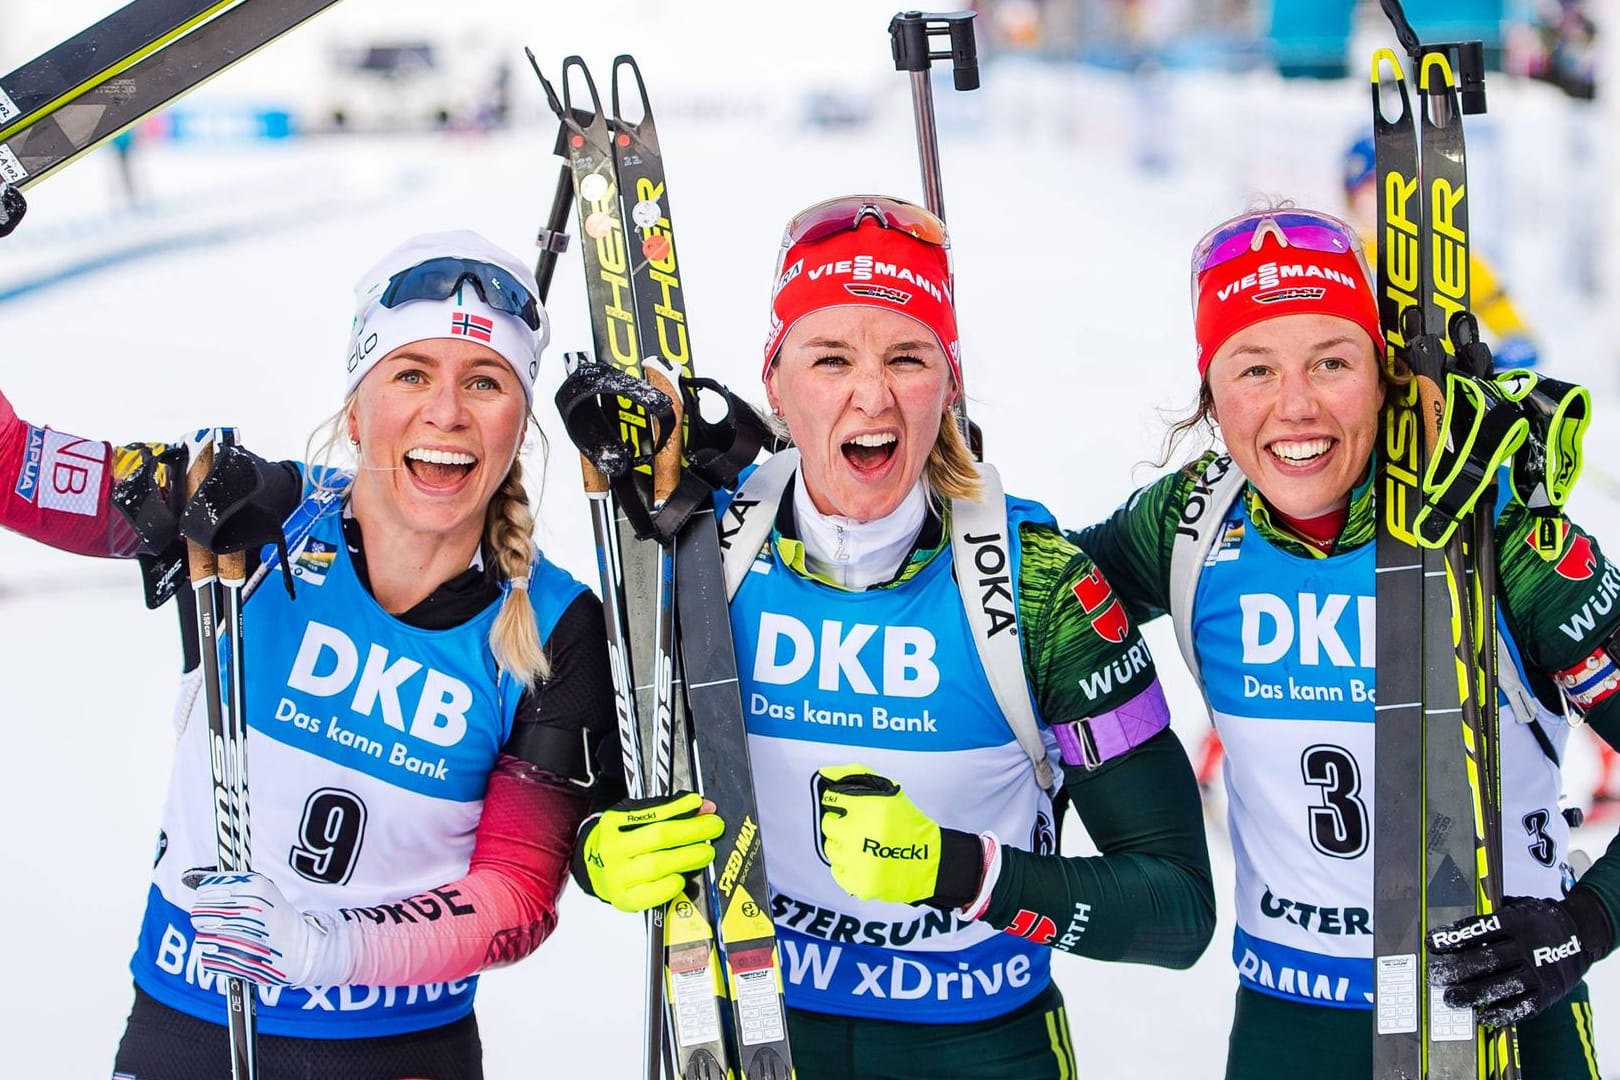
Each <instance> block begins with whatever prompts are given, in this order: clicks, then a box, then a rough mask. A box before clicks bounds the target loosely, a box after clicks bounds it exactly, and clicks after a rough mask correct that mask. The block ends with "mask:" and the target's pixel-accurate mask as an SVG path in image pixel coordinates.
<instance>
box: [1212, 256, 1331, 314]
mask: <svg viewBox="0 0 1620 1080" xmlns="http://www.w3.org/2000/svg"><path fill="white" fill-rule="evenodd" d="M1297 278H1303V279H1306V280H1309V279H1311V278H1321V279H1325V280H1327V281H1334V282H1338V283H1339V284H1340V285H1344V286H1346V287H1348V288H1349V289H1351V290H1355V289H1356V288H1358V285H1357V284H1356V279H1355V278H1354V277H1353V276H1351V275H1350V274H1346V273H1344V272H1342V271H1339V270H1334V269H1332V268H1330V267H1326V266H1317V265H1315V264H1307V263H1288V264H1286V265H1279V264H1278V263H1275V262H1264V263H1261V264H1260V266H1259V267H1258V268H1257V269H1256V270H1254V271H1253V272H1252V273H1248V274H1244V275H1243V276H1242V277H1240V278H1238V279H1237V280H1236V281H1233V282H1230V283H1229V284H1226V285H1222V286H1221V287H1220V288H1219V289H1217V290H1216V291H1215V296H1216V298H1217V299H1220V300H1223V301H1224V300H1230V299H1232V298H1233V297H1234V296H1237V295H1239V294H1240V293H1245V292H1248V291H1249V290H1250V289H1263V290H1266V292H1264V293H1259V294H1256V295H1255V297H1254V301H1255V302H1256V303H1260V304H1274V303H1277V302H1278V301H1282V300H1320V299H1322V298H1323V297H1324V296H1326V295H1327V289H1326V288H1324V287H1322V286H1320V285H1316V286H1308V285H1303V284H1296V285H1292V286H1290V287H1289V288H1287V289H1282V290H1281V291H1280V292H1275V293H1274V292H1272V291H1271V290H1276V289H1280V288H1281V286H1282V284H1283V282H1284V280H1287V279H1297Z"/></svg>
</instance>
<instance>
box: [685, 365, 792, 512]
mask: <svg viewBox="0 0 1620 1080" xmlns="http://www.w3.org/2000/svg"><path fill="white" fill-rule="evenodd" d="M700 392H708V393H713V394H718V395H719V396H720V399H721V400H722V401H723V402H725V406H726V412H725V415H724V416H721V417H719V418H718V419H714V420H711V419H709V418H708V417H707V416H705V415H704V410H703V408H702V405H701V402H700V401H699V399H698V395H699V393H700ZM681 396H682V398H683V399H684V400H685V405H686V410H685V412H686V432H687V439H686V457H687V463H688V467H689V468H691V470H692V471H693V472H695V473H697V475H698V476H699V477H700V478H701V479H702V480H703V481H704V482H705V483H707V484H708V485H709V486H710V487H712V488H715V489H717V490H718V489H720V488H725V489H726V490H728V491H729V490H730V489H732V488H734V487H736V486H737V478H738V477H739V476H741V475H742V472H743V470H744V469H746V468H748V466H750V465H752V464H753V463H754V461H755V460H756V459H757V458H758V457H759V452H760V451H761V450H769V451H771V452H772V453H773V454H774V453H775V452H776V451H778V450H780V449H782V448H783V445H784V444H783V443H782V442H781V441H780V440H779V439H778V437H777V434H776V432H774V431H773V430H771V426H770V425H769V424H768V423H767V422H766V421H765V418H764V417H762V416H760V414H759V412H758V411H757V410H756V409H755V408H754V407H753V406H752V405H750V404H749V403H748V402H747V401H745V400H743V399H742V398H740V397H738V396H737V395H736V394H734V393H732V392H731V391H730V390H729V389H727V388H726V387H725V386H723V385H721V384H720V383H718V382H716V381H715V380H713V379H700V378H696V377H692V378H686V379H682V380H681Z"/></svg>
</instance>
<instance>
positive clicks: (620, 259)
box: [530, 54, 794, 1080]
mask: <svg viewBox="0 0 1620 1080" xmlns="http://www.w3.org/2000/svg"><path fill="white" fill-rule="evenodd" d="M530 61H531V63H533V62H534V57H533V54H530ZM535 73H536V74H537V75H539V77H540V81H541V84H542V87H543V88H544V90H545V93H546V98H547V101H548V103H549V104H550V105H551V108H552V109H553V111H554V112H556V114H557V116H558V119H559V121H560V122H561V124H562V132H561V136H560V139H559V144H560V146H561V148H562V151H563V152H564V154H565V155H566V160H567V167H566V169H565V173H564V177H563V180H562V183H565V184H567V185H568V186H569V187H570V188H571V190H572V192H573V200H572V201H573V203H574V206H575V208H576V212H577V216H578V223H579V237H580V240H581V244H580V247H581V250H582V253H583V257H584V265H585V274H586V293H587V297H588V300H589V304H590V310H591V328H592V337H593V344H594V347H595V352H596V359H595V360H594V361H592V360H590V359H588V358H584V357H581V356H580V355H579V354H570V363H569V368H570V370H569V374H568V378H567V379H566V380H565V382H564V385H563V387H562V389H561V390H560V391H559V392H558V407H559V410H560V411H561V412H562V414H563V417H564V420H565V422H566V424H567V426H568V429H569V433H570V435H571V437H573V439H574V441H575V442H576V443H577V444H578V445H579V448H580V451H581V461H582V468H583V472H584V479H585V488H586V491H587V494H588V495H589V497H590V502H591V515H592V526H593V530H594V533H595V539H596V545H597V558H598V570H599V572H600V576H601V584H602V602H603V608H604V614H605V617H606V622H607V629H608V638H609V651H610V659H611V663H612V671H613V678H614V689H615V696H616V704H617V708H618V717H619V733H620V738H621V741H622V743H623V747H624V767H625V775H626V779H627V785H628V787H629V790H630V795H631V796H632V797H637V798H649V797H656V796H661V795H667V794H669V793H670V792H671V791H674V790H679V789H686V790H694V789H695V790H701V791H702V793H703V795H704V796H705V797H706V798H707V799H709V800H711V801H713V802H714V804H715V806H716V808H717V810H718V813H719V814H720V816H721V818H722V819H723V820H724V821H725V832H724V833H723V834H722V835H721V837H720V838H719V839H718V840H717V841H715V849H716V852H717V855H716V858H715V861H714V865H713V866H712V867H711V868H710V870H709V871H707V872H706V873H704V874H699V875H694V876H693V877H692V879H691V880H690V881H689V882H688V885H687V889H686V892H685V893H684V894H683V895H682V896H680V897H677V898H676V899H675V900H674V901H672V902H671V903H670V904H669V905H668V906H667V907H665V908H664V909H662V910H655V911H651V912H649V913H648V920H647V927H648V972H647V999H646V1002H645V1006H646V1013H645V1023H646V1042H645V1054H644V1059H643V1076H644V1077H646V1078H647V1080H658V1078H659V1077H660V1076H669V1077H672V1078H673V1077H679V1078H681V1080H699V1078H701V1080H711V1078H713V1080H719V1078H730V1077H745V1078H747V1080H787V1078H790V1077H792V1076H793V1075H794V1072H793V1060H792V1054H791V1051H790V1049H789V1045H788V1036H787V1017H786V1007H785V1003H784V998H783V992H782V974H781V960H780V955H779V953H778V950H777V945H776V936H775V928H774V925H773V923H772V921H771V916H770V911H769V896H770V892H769V886H768V883H767V879H766V872H765V855H764V845H763V838H762V835H761V831H760V827H759V813H758V808H757V804H756V800H755V795H754V788H753V778H752V773H751V771H750V769H749V758H748V733H747V728H746V725H745V721H744V715H743V709H742V699H741V696H740V690H739V687H740V683H739V680H738V676H737V664H736V654H735V651H734V649H733V644H732V637H731V622H730V613H729V600H728V592H727V588H726V581H725V573H724V566H723V563H722V561H721V541H720V533H719V529H718V524H717V521H716V519H715V512H714V502H713V490H712V488H711V486H710V483H713V482H715V481H714V480H713V479H712V477H713V474H712V473H707V472H706V473H704V475H705V476H706V477H710V479H709V480H707V481H705V480H700V479H699V478H698V470H696V469H695V468H694V465H693V460H692V459H693V457H694V455H695V454H696V453H697V451H696V450H695V448H693V447H692V446H689V445H688V444H687V442H686V435H685V433H686V432H695V431H698V430H699V429H702V428H705V427H707V425H706V423H705V421H704V420H703V419H702V417H700V416H699V415H697V414H696V413H695V411H693V410H686V409H684V408H683V396H684V391H685V390H687V389H689V388H690V387H691V386H692V385H693V384H692V382H691V377H692V374H693V372H692V356H691V348H690V340H689V338H688V335H687V323H686V310H685V299H684V294H683V291H682V288H681V278H680V266H679V263H678V260H677V254H676V248H675V238H674V233H673V230H672V227H671V223H670V222H671V219H670V212H669V198H668V192H667V188H666V186H665V182H664V168H663V159H662V154H661V151H660V147H659V143H658V137H657V132H656V128H655V126H654V123H653V116H652V110H651V108H650V106H649V104H648V101H647V94H646V88H645V85H644V84H643V82H642V80H641V73H640V71H639V69H638V68H637V67H636V64H635V61H634V60H633V59H631V58H630V57H628V56H620V57H618V58H616V59H615V60H614V62H613V70H612V84H611V86H612V98H611V102H612V105H611V115H610V114H609V113H607V112H605V111H604V109H603V107H602V101H601V98H600V96H599V95H598V93H597V90H596V86H595V83H594V82H593V80H592V79H591V76H590V72H589V70H588V69H587V68H586V66H585V63H584V61H583V60H581V59H580V58H579V57H577V56H571V57H569V58H568V59H567V60H565V61H564V64H563V74H562V80H561V87H562V94H561V96H560V97H559V95H558V93H557V90H556V89H555V88H554V87H553V86H552V84H551V83H550V82H549V81H548V80H547V79H546V78H545V76H544V74H542V73H541V72H540V69H539V66H538V64H536V65H535ZM632 82H633V86H634V91H633V92H634V100H632V99H630V98H629V97H628V96H627V97H626V98H625V99H624V101H623V102H621V87H622V86H623V87H626V88H628V86H629V84H631V83H632ZM576 84H577V85H578V86H579V87H582V88H583V90H584V91H585V94H584V95H583V97H582V102H581V104H579V105H576V103H575V99H574V89H575V86H576ZM587 99H588V107H585V101H586V100H587ZM621 104H623V105H629V106H632V107H634V108H636V109H637V110H638V111H639V119H636V120H631V119H629V118H627V117H626V116H625V113H624V110H623V109H622V108H621ZM564 206H565V203H564V200H563V199H562V198H560V197H559V199H558V200H557V201H556V202H554V204H553V216H552V220H551V221H550V222H549V223H548V228H547V230H546V231H545V232H544V233H543V234H542V240H543V241H544V242H545V247H546V254H545V255H543V256H542V259H541V272H540V273H537V277H539V278H542V279H544V278H546V277H548V276H549V272H550V266H551V263H552V262H553V261H554V259H555V256H556V254H557V252H558V251H559V249H560V248H561V247H562V245H561V244H560V243H557V242H556V233H557V231H558V230H559V229H560V228H562V227H564V224H565V222H564V215H563V214H562V213H561V211H562V209H563V207H564ZM683 384H684V385H683ZM685 412H691V413H692V415H690V416H689V417H685V418H684V423H683V413H685ZM683 450H684V451H685V453H684V454H683ZM742 457H745V458H746V459H747V460H746V461H744V460H741V459H740V458H739V459H736V460H734V461H733V463H732V466H731V469H732V471H733V472H734V471H735V469H736V468H737V467H740V466H742V465H745V464H747V463H748V462H751V461H752V458H753V453H752V452H748V451H744V452H742ZM666 1025H667V1032H666V1030H665V1028H666Z"/></svg>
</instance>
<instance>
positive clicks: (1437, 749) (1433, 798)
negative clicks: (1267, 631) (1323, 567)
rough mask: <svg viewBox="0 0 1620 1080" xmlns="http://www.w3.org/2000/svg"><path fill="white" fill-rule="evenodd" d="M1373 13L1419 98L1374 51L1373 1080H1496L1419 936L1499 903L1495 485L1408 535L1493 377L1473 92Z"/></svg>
mask: <svg viewBox="0 0 1620 1080" xmlns="http://www.w3.org/2000/svg"><path fill="white" fill-rule="evenodd" d="M1383 5H1384V10H1385V12H1386V14H1388V15H1389V17H1390V19H1391V21H1392V22H1393V23H1394V24H1395V26H1396V31H1397V34H1398V36H1399V38H1400V40H1401V43H1402V45H1403V46H1405V47H1406V49H1407V53H1408V56H1409V58H1410V60H1411V62H1412V63H1413V64H1415V65H1416V68H1417V70H1416V76H1417V82H1418V93H1417V103H1416V104H1417V108H1416V110H1414V107H1413V105H1414V103H1413V99H1412V95H1411V93H1410V91H1409V87H1408V83H1407V80H1406V77H1405V73H1404V72H1403V71H1402V68H1401V63H1400V59H1399V57H1398V56H1397V55H1396V54H1395V53H1394V52H1393V51H1391V50H1388V49H1381V50H1379V52H1378V53H1377V54H1376V55H1375V57H1374V59H1373V65H1372V92H1373V135H1374V145H1375V147H1376V153H1377V178H1378V234H1377V236H1378V239H1377V252H1378V267H1377V279H1378V302H1379V317H1380V322H1381V323H1382V324H1383V328H1384V335H1385V342H1386V346H1387V350H1386V351H1387V353H1388V354H1389V355H1390V356H1391V357H1396V356H1398V357H1400V358H1401V359H1403V360H1404V361H1405V362H1406V364H1407V365H1408V367H1409V368H1410V369H1411V371H1412V374H1413V379H1412V382H1411V384H1410V386H1409V387H1407V388H1406V391H1405V393H1404V397H1403V400H1401V401H1399V402H1398V403H1397V404H1396V406H1395V407H1393V408H1387V409H1386V410H1385V411H1384V418H1383V423H1382V428H1381V431H1380V436H1379V463H1378V476H1377V484H1378V487H1377V489H1376V503H1377V512H1378V533H1377V547H1376V563H1377V597H1376V604H1377V612H1378V623H1377V644H1376V649H1377V658H1378V699H1377V712H1376V715H1377V720H1376V724H1377V729H1376V730H1377V744H1376V751H1375V770H1376V791H1375V795H1374V812H1375V816H1376V826H1375V829H1376V831H1375V844H1374V860H1375V861H1374V892H1375V898H1374V911H1373V946H1374V956H1375V961H1374V963H1375V972H1374V978H1375V987H1376V1001H1375V1029H1374V1036H1373V1075H1374V1076H1375V1077H1377V1078H1379V1080H1393V1078H1410V1080H1418V1078H1431V1080H1461V1078H1464V1077H1468V1078H1484V1080H1508V1078H1513V1077H1517V1076H1518V1075H1519V1072H1518V1061H1517V1042H1516V1039H1515V1036H1514V1033H1513V1030H1512V1029H1511V1028H1506V1029H1501V1030H1496V1031H1487V1030H1486V1029H1484V1028H1482V1027H1480V1026H1479V1025H1477V1024H1476V1023H1475V1020H1474V1016H1473V1011H1472V1010H1471V1009H1454V1008H1451V1007H1450V1006H1448V1005H1446V1003H1445V1001H1444V999H1443V997H1442V992H1441V990H1440V989H1439V988H1436V987H1431V985H1430V984H1429V981H1428V979H1427V978H1426V974H1425V972H1426V966H1427V965H1426V956H1425V939H1426V937H1427V935H1428V933H1429V932H1430V931H1432V930H1434V929H1436V928H1438V927H1440V926H1443V925H1445V924H1447V923H1449V922H1452V921H1454V920H1456V919H1459V918H1464V917H1467V916H1470V915H1474V914H1479V913H1489V912H1490V911H1492V910H1494V909H1495V908H1496V907H1497V906H1499V905H1500V903H1501V900H1502V884H1501V866H1502V837H1501V814H1500V809H1499V806H1500V792H1499V784H1498V768H1497V763H1496V757H1495V755H1496V752H1497V745H1498V742H1497V720H1498V707H1497V699H1498V687H1497V677H1496V676H1497V669H1496V662H1497V656H1496V625H1497V621H1496V597H1495V592H1496V583H1495V569H1496V553H1495V549H1494V536H1493V532H1492V529H1493V526H1494V504H1495V498H1494V485H1491V486H1490V487H1488V488H1487V490H1486V492H1485V494H1484V495H1482V496H1481V497H1480V499H1479V501H1478V503H1477V504H1476V506H1477V508H1476V509H1475V510H1473V511H1472V512H1471V513H1470V514H1469V515H1468V517H1467V518H1465V519H1464V521H1463V522H1462V524H1461V526H1460V527H1459V528H1457V529H1456V530H1455V531H1453V532H1452V534H1451V537H1450V539H1449V540H1447V541H1446V542H1445V543H1444V545H1443V546H1442V547H1433V546H1429V544H1428V543H1424V542H1423V534H1424V532H1425V530H1424V529H1423V528H1422V527H1421V526H1422V524H1423V523H1422V522H1420V521H1419V520H1418V517H1419V511H1420V509H1421V508H1422V507H1423V503H1424V497H1425V491H1424V477H1425V470H1426V467H1427V464H1428V462H1429V461H1430V459H1431V458H1433V457H1434V456H1435V455H1437V454H1441V453H1443V452H1445V450H1446V446H1445V444H1444V443H1443V441H1442V440H1443V439H1444V437H1445V434H1446V432H1445V431H1444V430H1443V429H1442V418H1443V416H1444V413H1445V386H1446V376H1447V372H1448V371H1455V372H1458V373H1462V374H1467V375H1470V376H1474V377H1484V376H1488V375H1489V374H1490V362H1489V352H1488V351H1487V350H1484V349H1483V347H1482V346H1478V345H1477V344H1476V341H1475V339H1476V338H1477V330H1476V329H1475V327H1474V324H1473V317H1472V316H1471V315H1470V314H1468V307H1469V289H1468V273H1469V261H1468V258H1469V257H1468V243H1469V232H1468V212H1467V191H1468V188H1467V166H1466V160H1465V153H1464V139H1463V129H1462V113H1463V111H1465V107H1466V106H1467V105H1468V104H1470V98H1472V99H1473V102H1475V103H1477V106H1478V107H1477V108H1473V109H1466V111H1483V104H1484V102H1483V87H1482V86H1476V85H1474V83H1473V80H1474V79H1475V78H1477V71H1478V69H1477V67H1476V66H1475V65H1476V62H1477V60H1478V57H1477V54H1476V53H1475V52H1474V50H1473V49H1471V48H1470V45H1468V44H1464V45H1461V46H1456V45H1444V46H1434V47H1424V46H1423V45H1422V44H1421V43H1420V42H1419V41H1418V38H1417V35H1416V34H1415V33H1413V32H1412V30H1411V27H1410V25H1409V24H1408V23H1407V22H1406V19H1405V15H1404V13H1403V12H1402V11H1401V8H1400V4H1399V3H1398V0H1383ZM1475 48H1477V45H1476V46H1475ZM1454 62H1455V66H1454ZM1459 71H1461V72H1462V73H1464V74H1465V76H1466V78H1465V79H1464V85H1463V88H1462V91H1461V92H1459ZM1396 109H1398V112H1397V114H1396V115H1395V116H1393V117H1388V116H1386V112H1388V111H1392V110H1396ZM1431 542H1432V541H1431ZM1414 628H1416V629H1417V632H1418V634H1419V640H1418V642H1417V647H1416V648H1414V643H1413V641H1412V633H1413V630H1414Z"/></svg>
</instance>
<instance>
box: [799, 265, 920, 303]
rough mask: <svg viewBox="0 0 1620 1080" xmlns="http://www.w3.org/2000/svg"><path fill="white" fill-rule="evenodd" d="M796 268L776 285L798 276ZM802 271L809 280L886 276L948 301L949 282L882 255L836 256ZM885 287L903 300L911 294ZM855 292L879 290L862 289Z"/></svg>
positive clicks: (868, 279)
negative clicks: (884, 258) (884, 257)
mask: <svg viewBox="0 0 1620 1080" xmlns="http://www.w3.org/2000/svg"><path fill="white" fill-rule="evenodd" d="M798 271H799V265H798V264H795V265H794V267H793V268H792V269H791V270H790V271H789V273H788V274H784V275H783V280H782V282H781V285H779V286H778V288H779V289H780V288H781V287H782V286H785V285H786V284H787V283H788V282H789V281H791V280H792V278H793V277H797V276H798ZM803 272H804V275H805V277H807V278H808V279H809V280H811V281H819V280H821V279H822V278H824V277H849V278H851V279H853V280H855V281H862V282H864V281H876V280H877V279H878V278H888V279H890V280H892V281H903V282H905V283H906V284H908V285H913V286H915V287H916V288H918V289H921V290H922V291H923V292H925V293H927V294H928V295H929V296H932V297H933V298H934V300H935V301H937V302H938V303H941V304H948V303H950V301H951V294H950V287H949V286H947V285H943V284H941V283H939V282H937V281H934V280H933V279H932V278H929V277H928V276H927V275H925V274H920V273H918V272H917V271H915V270H913V269H911V268H910V267H909V266H901V265H900V264H899V263H892V262H885V261H883V260H882V259H877V258H873V257H872V256H871V255H856V256H855V257H854V258H852V259H839V260H837V261H836V262H825V263H822V264H821V265H820V266H812V267H810V268H808V269H805V270H804V271H803ZM789 275H791V276H789ZM844 287H845V288H846V289H849V290H850V291H851V292H854V291H855V290H854V289H853V288H852V287H851V286H849V285H845V286H844ZM888 291H889V292H893V293H895V294H897V295H900V296H904V297H906V300H909V299H910V298H911V294H910V293H907V292H904V291H903V290H899V289H890V290H888ZM858 295H881V294H878V293H865V294H858ZM883 299H887V300H891V301H893V302H896V303H905V302H906V300H894V299H893V297H890V296H886V295H884V296H883Z"/></svg>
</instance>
